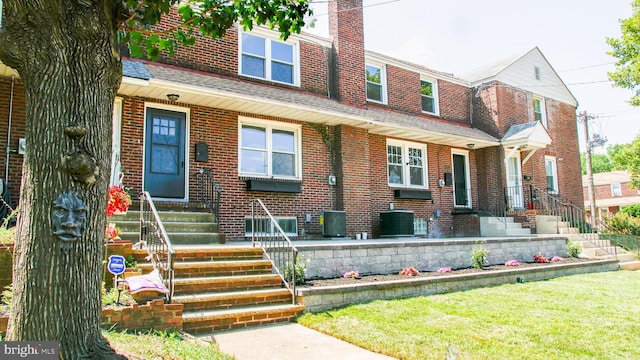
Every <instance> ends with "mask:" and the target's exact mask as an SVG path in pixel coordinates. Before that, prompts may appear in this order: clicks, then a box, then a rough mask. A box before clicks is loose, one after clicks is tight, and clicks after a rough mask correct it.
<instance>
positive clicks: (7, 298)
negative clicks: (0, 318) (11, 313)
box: [0, 285, 13, 311]
mask: <svg viewBox="0 0 640 360" xmlns="http://www.w3.org/2000/svg"><path fill="white" fill-rule="evenodd" d="M1 295H2V297H0V311H2V310H11V301H13V285H9V286H7V287H5V288H4V291H2V294H1Z"/></svg>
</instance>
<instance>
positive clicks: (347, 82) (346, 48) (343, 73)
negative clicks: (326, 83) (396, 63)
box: [328, 0, 367, 108]
mask: <svg viewBox="0 0 640 360" xmlns="http://www.w3.org/2000/svg"><path fill="white" fill-rule="evenodd" d="M328 7H329V35H330V36H331V37H332V38H333V65H334V66H333V74H332V75H333V76H332V78H333V81H332V87H333V89H332V92H333V94H335V97H336V98H337V99H338V100H339V101H340V102H342V103H343V104H346V105H351V106H357V107H360V108H365V107H366V106H367V92H366V91H367V89H366V86H367V85H366V81H365V75H364V74H365V65H364V26H363V20H362V13H363V11H362V0H335V1H330V2H329V5H328Z"/></svg>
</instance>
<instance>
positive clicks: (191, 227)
mask: <svg viewBox="0 0 640 360" xmlns="http://www.w3.org/2000/svg"><path fill="white" fill-rule="evenodd" d="M114 223H115V224H116V226H117V227H118V230H120V231H121V232H126V233H137V232H138V231H139V229H140V221H115V222H114ZM162 225H164V229H165V230H166V231H167V232H168V233H172V232H176V233H180V232H185V233H217V232H218V224H216V223H213V222H172V221H166V222H165V221H163V222H162Z"/></svg>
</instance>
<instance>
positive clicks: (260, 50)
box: [239, 32, 300, 85]
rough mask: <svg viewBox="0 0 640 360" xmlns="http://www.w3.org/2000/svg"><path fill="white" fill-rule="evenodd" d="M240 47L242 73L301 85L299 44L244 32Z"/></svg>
mask: <svg viewBox="0 0 640 360" xmlns="http://www.w3.org/2000/svg"><path fill="white" fill-rule="evenodd" d="M239 48H240V74H241V75H246V76H251V77H255V78H260V79H265V80H271V81H275V82H279V83H284V84H291V85H299V83H300V81H299V75H298V72H299V68H300V66H299V61H298V46H297V44H294V43H285V42H282V41H279V40H275V39H270V38H266V37H261V36H258V35H253V34H247V33H244V32H243V33H242V36H240V46H239Z"/></svg>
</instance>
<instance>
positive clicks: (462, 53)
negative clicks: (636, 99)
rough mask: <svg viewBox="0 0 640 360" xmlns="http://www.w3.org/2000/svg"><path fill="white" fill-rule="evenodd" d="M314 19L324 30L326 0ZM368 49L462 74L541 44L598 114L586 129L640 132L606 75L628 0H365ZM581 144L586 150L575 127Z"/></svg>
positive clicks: (624, 96)
mask: <svg viewBox="0 0 640 360" xmlns="http://www.w3.org/2000/svg"><path fill="white" fill-rule="evenodd" d="M312 2H313V7H314V9H315V11H314V12H315V15H314V16H315V17H316V19H317V20H316V24H315V27H314V28H308V29H305V31H308V32H311V33H314V34H317V35H321V36H325V37H328V30H327V26H328V17H327V16H326V13H327V6H326V5H327V0H312ZM363 2H364V33H365V48H366V49H367V50H372V51H375V52H379V53H382V54H385V55H389V56H392V57H395V58H398V59H403V60H407V61H410V62H413V63H416V64H419V65H423V66H426V67H429V68H431V69H434V70H437V71H443V72H447V73H452V74H453V75H459V74H462V73H465V72H468V71H471V70H473V69H475V68H479V67H482V66H483V65H486V64H490V63H493V62H495V61H497V60H500V59H503V58H507V57H510V56H512V55H514V54H516V53H522V54H524V53H525V52H526V51H528V50H531V49H532V48H534V47H536V46H537V47H538V48H539V49H540V50H541V51H542V53H543V54H544V55H545V57H546V58H547V60H548V61H549V63H550V64H551V66H552V67H553V68H554V69H555V70H556V72H557V73H558V75H559V76H560V78H562V80H563V81H564V83H565V84H566V85H567V87H568V88H569V90H570V91H571V93H572V94H573V95H574V97H575V98H576V99H577V100H578V104H579V105H578V109H577V111H578V112H580V113H581V112H583V111H586V112H587V113H589V114H592V115H595V116H596V118H595V119H593V120H591V121H590V122H589V128H590V133H591V134H594V133H597V134H599V135H601V136H604V137H606V138H607V140H608V141H607V143H606V144H605V146H604V147H602V148H599V149H598V148H596V149H594V151H595V152H604V151H605V149H606V147H607V146H609V145H614V144H626V143H630V142H632V141H633V140H634V139H635V138H636V136H638V135H640V108H638V107H632V106H630V105H629V104H628V102H627V100H628V99H629V98H630V97H631V95H632V92H631V90H627V89H621V88H616V87H613V86H612V85H611V83H610V82H609V81H608V78H607V72H609V71H613V70H614V68H615V64H614V63H615V58H613V57H612V56H610V55H607V51H609V50H610V47H609V45H608V44H607V43H606V38H607V37H614V38H617V37H620V23H619V19H624V18H628V17H630V16H631V0H608V1H602V0H537V1H533V2H524V1H517V0H484V1H478V0H475V1H472V0H363ZM578 133H579V135H580V144H581V151H584V143H585V142H584V139H583V136H582V128H581V127H579V131H578Z"/></svg>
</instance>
